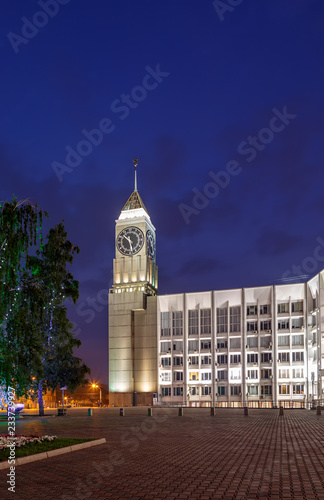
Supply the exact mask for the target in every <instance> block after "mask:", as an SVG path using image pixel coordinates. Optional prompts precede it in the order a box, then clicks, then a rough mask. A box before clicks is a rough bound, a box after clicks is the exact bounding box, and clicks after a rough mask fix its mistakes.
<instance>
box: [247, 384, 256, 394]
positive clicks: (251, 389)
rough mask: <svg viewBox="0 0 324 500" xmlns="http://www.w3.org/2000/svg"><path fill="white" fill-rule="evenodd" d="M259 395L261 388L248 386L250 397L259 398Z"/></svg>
mask: <svg viewBox="0 0 324 500" xmlns="http://www.w3.org/2000/svg"><path fill="white" fill-rule="evenodd" d="M258 394H259V387H258V386H257V385H248V395H249V396H257V395H258Z"/></svg>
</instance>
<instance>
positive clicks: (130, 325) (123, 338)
mask: <svg viewBox="0 0 324 500" xmlns="http://www.w3.org/2000/svg"><path fill="white" fill-rule="evenodd" d="M137 164H138V162H137V159H135V160H134V166H135V188H134V191H133V193H132V194H131V195H130V197H129V198H128V200H127V202H126V204H125V205H124V207H123V209H122V211H121V213H120V216H119V218H118V219H117V220H116V230H115V259H114V269H113V288H112V289H111V290H110V293H109V404H110V405H111V406H112V405H115V406H126V405H128V406H130V405H136V404H152V398H153V393H155V392H156V391H157V320H156V318H157V314H156V310H157V298H156V294H157V286H158V282H157V266H156V238H155V227H154V226H153V224H152V222H151V219H150V216H149V214H148V211H147V209H146V208H145V205H144V203H143V201H142V198H141V197H140V194H139V192H138V191H137V172H136V167H137Z"/></svg>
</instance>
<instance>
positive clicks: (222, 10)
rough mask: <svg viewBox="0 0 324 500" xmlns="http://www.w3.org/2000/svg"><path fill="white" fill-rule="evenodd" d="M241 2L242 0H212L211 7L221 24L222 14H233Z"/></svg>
mask: <svg viewBox="0 0 324 500" xmlns="http://www.w3.org/2000/svg"><path fill="white" fill-rule="evenodd" d="M242 2H243V0H224V1H222V0H214V1H213V6H214V8H215V10H216V12H217V15H218V17H219V19H220V21H221V22H223V21H224V19H225V17H224V14H226V13H227V12H233V10H234V9H235V8H236V7H238V6H239V5H241V3H242Z"/></svg>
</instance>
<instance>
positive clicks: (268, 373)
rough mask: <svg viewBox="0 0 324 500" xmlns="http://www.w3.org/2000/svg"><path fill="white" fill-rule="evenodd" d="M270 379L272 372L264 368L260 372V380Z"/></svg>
mask: <svg viewBox="0 0 324 500" xmlns="http://www.w3.org/2000/svg"><path fill="white" fill-rule="evenodd" d="M271 377H272V370H271V369H267V368H264V369H263V370H261V378H271Z"/></svg>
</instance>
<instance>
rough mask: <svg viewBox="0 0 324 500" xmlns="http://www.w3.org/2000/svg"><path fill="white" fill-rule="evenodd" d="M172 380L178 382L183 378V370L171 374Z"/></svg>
mask: <svg viewBox="0 0 324 500" xmlns="http://www.w3.org/2000/svg"><path fill="white" fill-rule="evenodd" d="M173 380H174V381H175V382H179V381H182V380H183V372H174V374H173Z"/></svg>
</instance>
